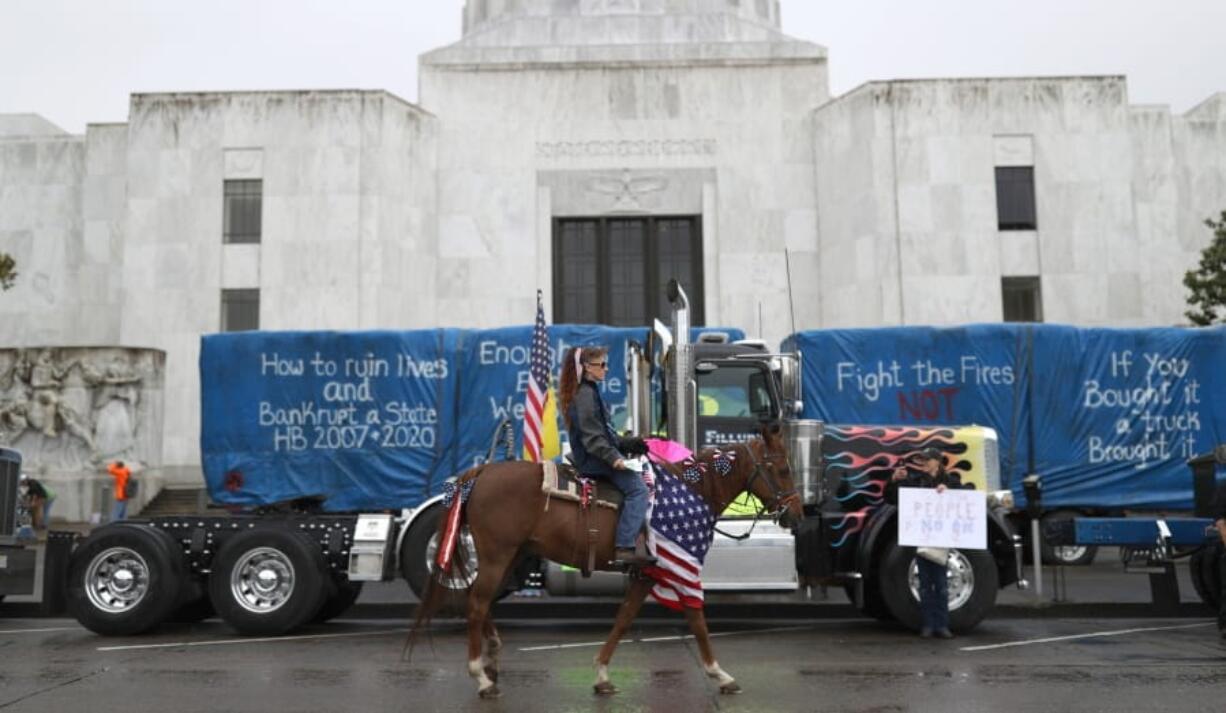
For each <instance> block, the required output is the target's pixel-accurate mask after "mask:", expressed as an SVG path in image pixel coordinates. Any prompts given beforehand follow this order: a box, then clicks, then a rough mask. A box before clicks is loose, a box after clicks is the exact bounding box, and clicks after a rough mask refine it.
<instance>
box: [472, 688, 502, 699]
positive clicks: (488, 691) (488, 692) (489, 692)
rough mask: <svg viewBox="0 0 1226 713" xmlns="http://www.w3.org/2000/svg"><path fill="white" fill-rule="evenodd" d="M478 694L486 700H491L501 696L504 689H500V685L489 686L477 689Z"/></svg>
mask: <svg viewBox="0 0 1226 713" xmlns="http://www.w3.org/2000/svg"><path fill="white" fill-rule="evenodd" d="M477 695H478V696H481V698H483V699H485V700H489V699H491V698H499V697H501V696H502V691H500V690H498V686H487V687H485V688H482V689H481V690H480V691H477Z"/></svg>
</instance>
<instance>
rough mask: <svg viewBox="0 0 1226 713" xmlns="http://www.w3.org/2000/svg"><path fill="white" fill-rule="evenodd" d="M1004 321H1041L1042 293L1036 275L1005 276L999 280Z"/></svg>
mask: <svg viewBox="0 0 1226 713" xmlns="http://www.w3.org/2000/svg"><path fill="white" fill-rule="evenodd" d="M1000 291H1001V295H1002V297H1003V303H1004V315H1005V321H1006V322H1042V321H1043V294H1042V292H1041V291H1040V289H1039V278H1037V277H1005V278H1002V279H1001V281H1000Z"/></svg>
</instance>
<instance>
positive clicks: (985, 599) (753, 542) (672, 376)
mask: <svg viewBox="0 0 1226 713" xmlns="http://www.w3.org/2000/svg"><path fill="white" fill-rule="evenodd" d="M670 299H671V300H672V304H673V324H672V329H671V330H665V329H664V327H663V325H660V324H658V323H657V328H656V336H657V338H658V340H659V341H660V342H662V345H661V349H660V350H659V351H660V352H661V353H662V354H663V358H662V359H660V360H659V361H660V362H661V365H660V366H661V368H662V369H663V372H664V374H663V379H662V381H663V383H664V394H663V399H662V401H663V406H662V408H661V407H657V406H656V405H655V404H654V403H653V400H652V398H651V396H652V394H651V390H650V389H649V388H648V384H649V382H650V379H649V378H647V377H648V375H649V374H650V372H651V370H652V368H653V364H652V359H651V354H650V352H651V351H652V350H651V349H643V350H632V351H631V356H630V361H631V364H630V365H629V367H630V368H629V371H630V380H631V384H632V385H633V387H634V388H632V391H631V402H630V408H631V412H632V415H633V419H632V421H631V426H632V430H635V431H636V432H638V433H640V434H642V435H647V434H649V433H656V432H659V431H661V430H663V432H664V433H665V434H667V435H668V436H669V437H670V438H673V439H674V440H678V441H680V442H682V443H684V444H686V445H687V446H689V447H691V448H698V447H704V446H711V445H720V444H724V443H728V442H733V441H738V440H743V439H746V438H748V437H750V436H751V435H752V434H753V433H754V432H755V431H757V430H758V428H759V427H760V425H761V423H762V422H764V421H771V420H774V421H779V422H781V423H782V424H783V427H784V430H785V434H786V437H787V442H788V447H789V463H790V465H791V468H792V473H793V477H794V479H795V480H796V483H797V486H798V488H799V489H800V491H801V495H802V497H803V499H804V509H805V514H806V517H805V519H804V520H803V521H802V522H801V523H800V524H799V525H798V526H797V527H796V529H795V532H794V533H793V532H786V531H784V530H782V529H781V528H779V527H778V526H776V525H774V524H773V523H764V522H757V523H756V524H755V521H754V518H753V517H752V515H751V514H750V513H752V512H753V507H752V506H750V507H742V508H741V509H740V510H739V512H736V511H734V512H730V513H725V517H724V518H723V519H722V520H721V522H720V527H719V529H720V530H722V531H723V532H725V533H728V534H729V535H737V536H741V535H746V534H747V535H748V536H747V537H745V539H735V538H733V537H729V536H727V535H722V534H717V535H716V537H715V541H714V542H713V544H712V548H711V551H710V553H709V555H708V559H707V566H706V568H705V570H704V572H703V583H704V586H706V587H707V588H709V589H717V590H718V589H738V590H745V589H763V590H765V589H775V590H788V589H796V588H798V587H800V586H806V585H836V586H840V585H841V586H843V587H844V588H845V590H846V592H847V594H848V596H849V598H850V599H851V600H852V601H853V602H855V603H856V605H857V607H859V608H860V609H861V610H862V611H863V612H865V613H866V614H869V615H871V616H874V617H877V618H881V619H896V620H898V621H899V622H901V623H902V624H904V625H906V626H909V627H912V628H918V627H919V622H920V613H919V599H918V577H917V569H916V566H915V552H914V548H909V547H900V546H899V545H898V544H897V540H898V537H897V509H896V507H895V506H894V505H891V504H889V503H886V502H885V497H884V495H885V484H886V482H887V479H888V478H889V476H890V474H891V472H892V470H893V468H894V466H895V465H896V463H897V459H899V458H905V457H906V456H908V455H909V454H912V453H915V452H918V451H919V450H922V449H924V448H929V447H936V448H938V449H940V450H941V451H942V452H943V453H945V458H946V465H947V467H948V468H949V469H950V470H952V471H956V472H958V473H959V474H960V475H961V477H962V480H963V482H964V483H973V484H974V486H975V487H976V488H977V489H980V490H983V491H985V492H986V493H987V498H988V520H989V521H988V549H987V550H978V551H976V550H955V551H953V552H952V553H951V557H950V561H949V584H950V586H949V597H950V621H951V625H952V627H953V628H954V629H955V630H967V629H970V628H972V627H974V626H975V625H976V624H978V623H979V622H980V621H981V620H982V619H983V618H984V617H985V616H986V615H987V614H988V612H989V611H991V609H992V607H993V606H994V604H995V601H996V594H997V590H998V589H999V588H1001V587H1004V586H1007V585H1010V584H1017V585H1018V586H1025V581H1024V580H1023V579H1022V576H1021V550H1020V542H1021V541H1020V538H1019V537H1017V536H1016V535H1015V533H1014V532H1013V529H1012V527H1011V526H1010V524H1009V521H1008V520H1007V519H1006V515H1007V513H1008V511H1009V510H1010V508H1011V507H1012V496H1011V494H1010V493H1009V491H1007V490H1001V489H1000V466H999V460H998V457H997V450H996V435H995V433H994V432H993V431H992V429H989V428H982V427H975V426H970V427H952V426H950V427H914V426H905V427H889V426H849V425H837V424H823V423H821V422H819V421H814V420H806V419H803V418H801V414H802V412H803V404H802V403H801V400H800V394H801V383H800V378H801V377H800V375H801V368H800V367H801V364H800V355H799V354H796V353H772V352H770V351H769V350H768V349H767V348H766V346H765V345H764V344H762V343H760V342H739V343H710V342H706V341H699V342H697V343H690V342H689V341H688V339H686V335H688V334H689V324H688V303H687V299H686V296H685V294H684V292H683V291H682V290H681V289H680V288H679V287H677V286H676V285H675V284H674V285H672V286H671V288H670ZM661 411H662V412H663V413H662V418H660V417H659V416H658V415H656V414H657V413H658V412H661ZM653 412H656V413H653ZM661 421H662V423H661ZM661 425H662V426H663V428H662V429H661V428H660V426H661Z"/></svg>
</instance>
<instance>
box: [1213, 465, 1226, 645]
mask: <svg viewBox="0 0 1226 713" xmlns="http://www.w3.org/2000/svg"><path fill="white" fill-rule="evenodd" d="M1213 527H1214V529H1216V530H1217V534H1218V537H1220V538H1221V539H1222V548H1221V549H1219V550H1218V552H1219V553H1220V554H1219V556H1218V563H1217V576H1218V581H1219V582H1221V584H1222V590H1221V591H1222V594H1221V596H1219V597H1218V611H1217V630H1218V635H1219V636H1221V637H1222V641H1224V642H1226V482H1222V483H1220V484H1219V485H1218V486H1217V490H1216V491H1214V493H1213Z"/></svg>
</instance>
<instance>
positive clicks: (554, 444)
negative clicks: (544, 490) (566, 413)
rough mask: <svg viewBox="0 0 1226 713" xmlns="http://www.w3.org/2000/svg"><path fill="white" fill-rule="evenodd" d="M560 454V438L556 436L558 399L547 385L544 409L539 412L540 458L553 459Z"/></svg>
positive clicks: (551, 387)
mask: <svg viewBox="0 0 1226 713" xmlns="http://www.w3.org/2000/svg"><path fill="white" fill-rule="evenodd" d="M560 455H562V440H561V438H559V437H558V400H557V398H556V394H554V393H553V386H550V387H549V397H548V398H546V399H545V411H544V413H542V414H541V460H553V459H554V458H557V457H558V456H560Z"/></svg>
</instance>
